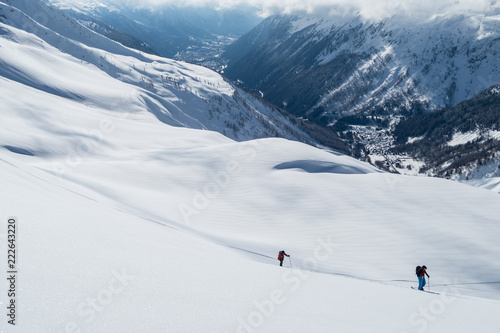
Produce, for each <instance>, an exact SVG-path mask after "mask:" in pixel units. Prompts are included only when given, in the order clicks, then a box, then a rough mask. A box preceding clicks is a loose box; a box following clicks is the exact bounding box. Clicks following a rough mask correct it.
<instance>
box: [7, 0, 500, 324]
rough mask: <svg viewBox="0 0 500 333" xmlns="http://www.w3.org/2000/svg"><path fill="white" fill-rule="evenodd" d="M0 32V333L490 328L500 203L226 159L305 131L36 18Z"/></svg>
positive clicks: (311, 154) (294, 163) (362, 175)
mask: <svg viewBox="0 0 500 333" xmlns="http://www.w3.org/2000/svg"><path fill="white" fill-rule="evenodd" d="M0 20H1V22H0V94H1V98H0V116H1V125H0V126H1V131H0V184H1V192H0V196H1V205H0V212H1V218H0V219H1V222H0V247H1V251H2V253H4V258H5V259H4V260H2V262H3V269H4V272H5V273H6V275H7V278H4V279H2V281H3V282H2V283H0V289H1V292H0V295H1V296H0V304H1V306H2V308H3V309H4V315H3V319H2V320H1V321H0V331H2V332H9V333H10V332H95V333H99V332H106V333H108V332H130V333H131V332H154V333H160V332H234V331H236V332H258V331H261V332H306V331H312V332H332V331H340V332H380V331H385V332H422V331H425V330H429V331H432V332H450V331H453V332H471V331H481V332H488V333H489V332H491V333H493V332H496V331H497V330H498V327H499V326H500V318H499V317H498V316H497V313H498V312H499V310H500V296H499V295H500V283H499V281H498V276H500V263H499V262H498V260H497V258H498V253H499V252H500V246H499V243H498V238H499V236H500V224H499V222H498V216H499V215H500V197H499V196H498V195H497V194H495V193H493V192H492V191H486V190H483V189H477V188H474V187H471V186H467V185H463V184H460V183H457V182H451V181H448V180H444V179H435V178H420V177H404V176H400V175H392V174H388V173H384V172H381V171H379V170H377V169H375V168H374V167H372V166H370V165H369V164H366V163H363V162H360V161H358V160H355V159H353V158H351V157H348V156H345V155H342V154H340V153H336V152H330V151H326V150H321V149H317V148H315V147H313V146H311V145H306V144H304V143H300V142H297V141H290V140H286V139H284V138H263V139H258V140H248V141H245V142H237V141H234V140H233V139H231V138H229V137H227V136H224V135H222V134H220V133H217V132H215V131H210V130H207V129H215V128H217V129H219V130H221V131H223V129H226V131H227V132H228V133H227V134H228V135H232V136H233V138H238V139H245V138H246V139H251V138H253V137H258V136H260V135H262V136H265V135H271V133H282V134H284V135H287V134H286V133H287V131H291V132H290V133H295V134H296V135H297V136H299V135H300V131H299V130H293V128H294V127H293V126H292V125H293V123H291V122H290V123H289V124H290V127H289V128H288V129H285V128H284V127H287V126H284V125H278V124H287V120H286V118H283V116H281V114H279V113H277V111H276V110H274V109H272V108H269V107H267V106H266V105H264V103H263V102H261V101H260V100H258V99H256V98H254V97H251V96H249V95H248V94H246V93H244V92H242V91H241V90H239V89H237V88H235V87H234V86H232V85H231V84H229V83H227V82H225V81H224V80H223V79H222V78H221V76H220V75H218V74H217V73H215V72H212V71H209V70H207V69H204V68H200V67H197V66H194V65H189V64H186V63H182V62H176V61H173V60H169V59H164V58H161V57H156V56H153V55H145V54H142V53H140V52H138V51H135V50H132V49H128V48H126V47H123V46H122V45H120V44H118V43H115V42H112V41H110V40H109V39H107V38H105V37H103V36H101V35H98V34H96V33H94V32H92V31H90V30H89V29H87V28H86V27H84V26H83V25H81V24H79V23H78V22H76V21H75V20H74V19H73V18H71V17H70V16H69V15H67V14H64V13H61V12H60V11H55V10H53V9H51V8H49V7H46V6H44V5H43V4H42V3H40V2H37V1H34V0H26V1H21V0H9V1H4V2H0ZM217 107H218V108H219V111H220V112H216V110H217ZM210 113H212V114H213V116H212V117H211V116H210ZM240 116H241V117H243V119H244V121H242V122H243V124H241V127H239V128H240V130H239V131H232V130H227V127H224V126H227V124H226V122H229V123H230V122H236V121H238V119H239V117H240ZM281 126H284V127H281ZM288 135H289V136H292V135H291V134H288ZM9 225H10V226H16V227H15V228H13V227H8V226H9ZM12 230H15V232H13V231H12ZM12 246H14V247H15V249H16V252H15V253H16V256H17V257H16V261H15V262H14V263H12V264H10V265H12V266H11V267H9V268H8V269H7V266H6V265H7V263H8V261H7V259H8V257H7V254H8V250H9V248H10V249H12ZM282 249H285V250H286V251H287V252H288V253H289V254H290V255H291V257H290V258H287V259H288V260H287V261H285V264H284V266H285V267H279V266H278V264H277V260H276V256H277V253H278V251H279V250H282ZM421 264H426V265H427V267H429V271H428V272H429V275H430V276H431V278H430V280H429V284H428V287H427V288H426V289H427V292H421V291H416V290H412V289H411V288H410V286H415V285H416V277H415V274H414V270H415V266H416V265H421ZM292 266H293V268H292ZM8 271H9V273H8V274H7V272H8ZM14 324H15V325H14Z"/></svg>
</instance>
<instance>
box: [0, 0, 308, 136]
mask: <svg viewBox="0 0 500 333" xmlns="http://www.w3.org/2000/svg"><path fill="white" fill-rule="evenodd" d="M0 22H4V23H6V24H8V25H10V26H12V27H15V28H18V29H21V30H23V31H25V32H28V33H29V34H26V33H25V32H23V31H17V30H12V29H11V28H4V29H3V31H4V32H3V33H2V35H3V40H4V43H5V44H7V45H6V47H5V48H4V49H3V56H2V57H1V59H0V61H1V65H2V67H1V69H0V71H2V72H1V73H0V74H1V75H2V76H4V77H6V78H9V79H10V80H12V81H17V82H20V83H22V84H27V85H31V86H33V87H34V88H37V89H40V90H42V91H47V92H51V93H54V94H58V95H60V96H62V97H67V98H69V99H76V100H80V99H81V98H82V96H81V95H82V91H81V89H82V86H84V87H85V88H83V89H84V90H88V89H95V90H100V91H98V92H97V91H94V92H93V93H92V96H91V97H90V95H85V94H83V97H86V98H90V100H88V101H85V103H87V104H92V105H95V106H97V107H103V108H106V109H121V108H123V107H124V106H126V105H130V104H132V105H133V106H134V108H133V109H134V110H137V109H146V110H148V111H149V112H151V113H153V114H154V115H155V116H156V117H157V118H158V119H159V120H161V121H162V122H164V123H167V124H170V125H174V126H183V127H190V128H196V129H209V130H215V131H220V132H223V133H224V134H225V135H227V136H229V137H231V138H233V139H237V140H248V139H253V138H260V137H268V136H281V137H285V138H289V139H297V140H301V141H306V142H307V141H310V139H308V137H307V135H305V134H303V133H302V132H301V131H300V130H298V129H297V128H296V126H295V125H294V124H293V123H292V122H291V121H290V120H289V119H288V118H286V117H284V116H283V115H282V114H281V113H280V112H278V111H277V110H276V109H275V108H272V107H270V106H269V105H267V104H265V103H263V102H262V101H260V100H258V99H257V98H255V97H254V96H251V95H249V94H247V93H245V92H243V91H242V90H239V89H237V88H236V87H234V86H233V85H231V84H230V83H228V82H226V81H225V80H224V79H223V78H222V77H221V76H220V75H219V74H217V73H215V72H213V71H211V70H208V69H206V68H203V67H199V66H194V65H190V64H187V63H183V62H176V61H173V60H169V59H165V58H161V57H155V56H151V55H147V54H142V53H141V52H139V51H135V50H132V49H128V48H126V47H124V46H122V45H120V44H118V43H116V42H113V41H111V40H109V39H107V38H105V37H103V36H101V35H98V34H96V33H94V32H93V31H91V30H89V29H87V28H86V27H84V26H82V25H81V24H79V23H78V22H77V21H76V20H75V19H73V18H72V17H70V16H69V15H68V14H65V13H64V12H62V11H58V10H56V9H53V8H50V7H48V6H47V5H45V4H43V3H42V2H40V1H38V0H37V1H26V0H9V1H6V2H5V3H1V2H0ZM33 35H35V36H36V37H35V36H33ZM8 43H10V44H8ZM16 44H21V45H22V46H21V47H20V48H19V50H17V51H15V52H16V53H15V54H14V53H12V51H11V48H12V47H15V46H16ZM23 48H24V49H23ZM21 53H22V59H21V58H18V56H19V55H20V54H21ZM41 54H43V55H44V56H40V55H41ZM63 73H64V74H63ZM61 74H63V75H61ZM56 77H57V79H56ZM92 78H96V80H98V81H99V80H101V79H102V80H105V81H102V85H103V86H106V90H104V91H103V90H102V87H100V86H99V85H97V84H95V83H94V82H90V81H92V80H93V79H92ZM89 80H90V81H89ZM89 87H90V88H89ZM113 89H117V90H119V91H121V92H122V93H121V94H120V95H119V98H115V97H116V94H115V95H113V96H112V97H113V98H109V97H110V96H107V97H106V96H105V95H106V93H107V90H113ZM96 95H97V96H96ZM94 97H95V98H94ZM110 103H111V104H110Z"/></svg>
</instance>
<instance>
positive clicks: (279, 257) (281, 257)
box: [278, 251, 283, 260]
mask: <svg viewBox="0 0 500 333" xmlns="http://www.w3.org/2000/svg"><path fill="white" fill-rule="evenodd" d="M282 259H283V251H280V253H279V254H278V260H282Z"/></svg>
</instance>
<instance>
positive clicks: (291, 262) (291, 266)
mask: <svg viewBox="0 0 500 333" xmlns="http://www.w3.org/2000/svg"><path fill="white" fill-rule="evenodd" d="M288 260H290V268H293V266H292V258H290V257H288Z"/></svg>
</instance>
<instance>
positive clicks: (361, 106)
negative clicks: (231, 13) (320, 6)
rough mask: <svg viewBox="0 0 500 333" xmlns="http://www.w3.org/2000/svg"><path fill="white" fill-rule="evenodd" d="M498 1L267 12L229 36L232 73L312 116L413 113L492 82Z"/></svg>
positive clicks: (499, 32)
mask: <svg viewBox="0 0 500 333" xmlns="http://www.w3.org/2000/svg"><path fill="white" fill-rule="evenodd" d="M499 52H500V9H499V8H492V9H491V11H490V12H488V13H484V14H481V15H479V14H468V15H467V14H462V15H457V14H455V15H450V16H445V15H443V16H435V17H432V18H430V19H428V20H425V21H423V20H417V19H412V18H407V17H398V16H393V17H390V18H386V19H382V20H379V21H376V22H372V21H367V20H363V19H362V18H361V17H359V16H358V17H355V18H352V19H349V18H345V17H331V18H317V17H308V16H292V15H285V16H272V17H269V18H267V19H266V20H265V21H264V22H262V23H261V24H260V25H258V26H257V27H256V28H254V29H253V30H252V31H251V32H249V33H248V34H246V35H245V36H243V37H242V38H240V39H239V40H238V41H236V42H235V43H234V44H232V45H231V46H229V47H228V48H227V50H226V52H225V53H224V54H223V56H224V57H225V58H226V59H227V60H228V68H227V69H226V70H225V75H227V76H228V77H229V78H231V79H232V80H235V81H238V82H240V84H241V85H242V86H244V87H246V88H248V89H251V90H254V91H260V92H262V94H263V96H264V98H265V99H267V100H268V101H270V102H271V103H273V104H275V105H278V106H280V107H283V108H284V109H285V110H287V111H289V112H291V113H293V114H295V115H299V116H303V117H307V118H308V119H310V120H313V121H317V122H322V123H325V124H331V123H333V122H335V121H336V120H337V119H340V118H342V117H344V116H349V115H359V114H364V115H367V114H377V115H387V114H391V115H393V114H399V115H413V114H418V113H421V112H424V111H425V112H427V111H431V110H436V109H439V108H442V107H449V106H454V105H456V104H457V103H459V102H461V101H463V100H465V99H468V98H472V97H474V96H475V95H476V94H478V93H480V92H481V91H483V90H485V89H487V88H489V87H490V86H492V85H493V84H496V83H499V82H500V62H499V61H498V59H499V57H500V53H499Z"/></svg>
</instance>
